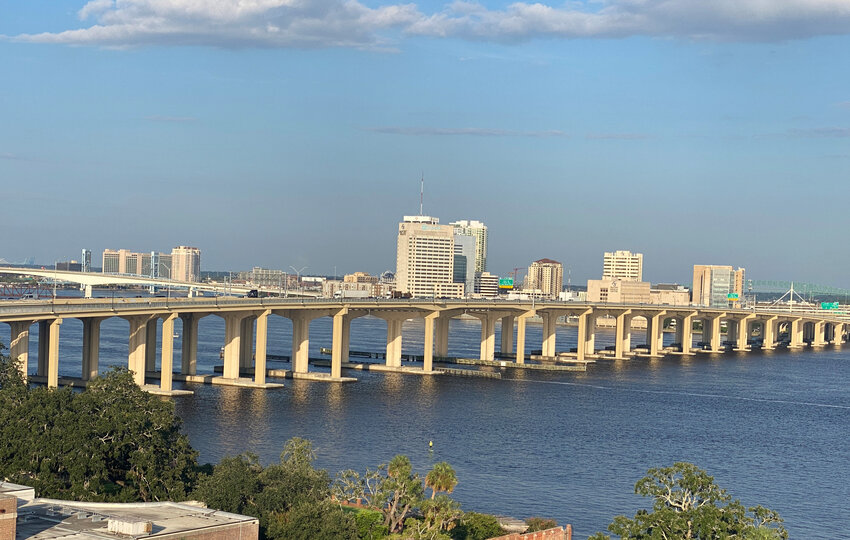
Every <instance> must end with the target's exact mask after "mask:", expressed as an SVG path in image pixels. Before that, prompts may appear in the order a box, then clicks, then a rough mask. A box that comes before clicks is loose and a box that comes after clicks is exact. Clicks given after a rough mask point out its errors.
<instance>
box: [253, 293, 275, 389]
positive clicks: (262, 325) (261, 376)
mask: <svg viewBox="0 0 850 540" xmlns="http://www.w3.org/2000/svg"><path fill="white" fill-rule="evenodd" d="M269 315H271V310H270V309H267V310H265V311H263V312H262V313H260V314H259V315H258V316H257V351H256V353H255V355H254V383H255V384H266V349H267V348H268V342H269Z"/></svg>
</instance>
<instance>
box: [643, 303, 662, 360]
mask: <svg viewBox="0 0 850 540" xmlns="http://www.w3.org/2000/svg"><path fill="white" fill-rule="evenodd" d="M666 314H667V312H666V311H660V312H658V313H653V314H652V315H648V316H647V317H646V341H647V345H648V346H649V356H651V357H653V358H660V357H661V348H662V345H663V343H664V341H663V339H664V334H663V332H662V330H663V329H662V328H661V327H662V325H663V324H664V315H666Z"/></svg>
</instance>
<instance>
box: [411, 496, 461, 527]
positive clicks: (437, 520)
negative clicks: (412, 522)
mask: <svg viewBox="0 0 850 540" xmlns="http://www.w3.org/2000/svg"><path fill="white" fill-rule="evenodd" d="M419 510H420V511H421V512H422V516H423V517H424V519H423V522H424V523H425V525H426V526H427V527H428V528H430V529H435V530H438V531H450V530H452V529H454V528H455V527H456V526H457V524H458V522H459V521H460V518H461V517H463V512H462V511H461V509H460V504H459V503H458V502H457V501H454V500H452V499H450V498H449V496H448V495H439V496H437V497H436V498H433V499H429V500H427V501H423V502H422V504H421V505H420V506H419Z"/></svg>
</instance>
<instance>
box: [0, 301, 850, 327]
mask: <svg viewBox="0 0 850 540" xmlns="http://www.w3.org/2000/svg"><path fill="white" fill-rule="evenodd" d="M321 304H324V305H333V306H340V307H342V306H346V305H347V306H350V307H352V308H361V309H363V308H373V307H381V306H383V307H388V306H392V307H399V308H400V307H410V308H414V309H417V308H418V309H427V308H434V307H438V306H439V307H446V308H455V309H456V308H470V309H481V308H485V307H489V306H493V307H500V306H502V307H515V308H516V307H521V308H522V309H527V308H537V309H544V308H564V309H576V308H594V309H598V310H604V309H606V308H607V309H639V310H640V309H646V310H661V309H667V310H669V311H683V310H692V309H693V310H708V311H715V312H723V311H725V312H734V313H757V314H761V315H779V316H804V317H805V316H808V317H818V318H826V319H833V320H835V319H837V320H847V321H848V322H850V315H848V313H847V312H846V311H844V310H823V309H816V308H811V307H809V308H794V309H783V308H782V307H779V306H771V307H767V306H755V307H752V308H747V309H724V308H710V307H707V306H674V305H664V304H614V303H588V302H565V301H538V300H534V301H530V300H529V301H525V300H523V301H513V300H499V299H490V298H470V299H458V300H445V299H411V298H363V299H360V298H357V299H353V298H235V297H221V296H216V297H201V298H160V297H157V298H101V299H90V298H80V299H61V300H60V299H50V300H7V301H2V302H0V315H6V316H15V315H25V314H32V315H35V316H39V315H62V314H71V313H85V312H103V311H105V310H108V311H111V312H113V313H115V314H116V315H117V314H119V313H120V312H122V311H133V310H140V309H141V310H145V311H148V310H151V311H157V310H161V311H178V312H179V311H182V310H186V309H191V310H193V311H194V310H197V309H198V308H206V307H209V308H212V309H216V308H222V307H239V306H242V307H244V308H246V309H274V308H285V307H291V306H309V305H321Z"/></svg>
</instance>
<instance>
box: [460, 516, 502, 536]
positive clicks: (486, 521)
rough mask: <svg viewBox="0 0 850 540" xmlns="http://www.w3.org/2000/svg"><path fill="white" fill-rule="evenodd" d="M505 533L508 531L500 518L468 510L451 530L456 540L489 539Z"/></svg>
mask: <svg viewBox="0 0 850 540" xmlns="http://www.w3.org/2000/svg"><path fill="white" fill-rule="evenodd" d="M505 534H507V531H505V529H503V528H502V526H501V525H499V520H498V519H496V518H495V517H494V516H491V515H489V514H479V513H478V512H466V513H465V514H464V515H463V517H462V518H461V520H460V523H458V526H457V527H455V528H454V529H452V531H451V535H452V538H453V539H454V540H487V539H488V538H494V537H496V536H503V535H505Z"/></svg>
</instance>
